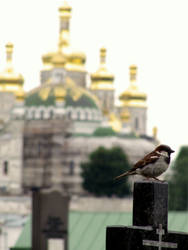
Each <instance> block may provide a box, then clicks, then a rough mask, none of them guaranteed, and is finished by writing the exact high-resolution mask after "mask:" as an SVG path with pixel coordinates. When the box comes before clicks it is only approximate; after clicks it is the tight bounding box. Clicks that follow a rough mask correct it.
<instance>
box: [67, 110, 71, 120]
mask: <svg viewBox="0 0 188 250" xmlns="http://www.w3.org/2000/svg"><path fill="white" fill-rule="evenodd" d="M67 116H68V118H69V119H71V118H72V112H71V111H69V112H68V114H67Z"/></svg>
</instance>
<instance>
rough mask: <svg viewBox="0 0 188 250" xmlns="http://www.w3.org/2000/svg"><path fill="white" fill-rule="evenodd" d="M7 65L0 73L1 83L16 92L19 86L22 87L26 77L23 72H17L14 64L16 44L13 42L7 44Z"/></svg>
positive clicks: (8, 89)
mask: <svg viewBox="0 0 188 250" xmlns="http://www.w3.org/2000/svg"><path fill="white" fill-rule="evenodd" d="M5 47H6V67H5V70H4V71H3V72H2V73H0V85H1V86H2V85H3V86H4V87H3V89H4V90H7V91H12V92H16V91H17V89H18V88H20V87H22V85H23V83H24V78H23V76H22V75H21V74H19V73H16V72H15V71H14V69H13V66H12V54H13V48H14V45H13V44H12V43H7V44H6V46H5Z"/></svg>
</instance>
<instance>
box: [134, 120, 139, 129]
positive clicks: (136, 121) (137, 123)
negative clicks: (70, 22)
mask: <svg viewBox="0 0 188 250" xmlns="http://www.w3.org/2000/svg"><path fill="white" fill-rule="evenodd" d="M135 129H136V130H138V129H139V120H138V117H136V118H135Z"/></svg>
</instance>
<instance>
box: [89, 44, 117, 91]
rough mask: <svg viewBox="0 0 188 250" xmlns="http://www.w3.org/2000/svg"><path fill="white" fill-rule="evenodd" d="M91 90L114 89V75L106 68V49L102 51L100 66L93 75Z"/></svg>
mask: <svg viewBox="0 0 188 250" xmlns="http://www.w3.org/2000/svg"><path fill="white" fill-rule="evenodd" d="M91 81H92V83H91V89H106V88H110V89H113V81H114V75H113V74H111V73H110V72H109V71H108V70H107V68H106V48H104V47H103V48H101V49H100V65H99V68H98V70H97V71H96V72H95V73H92V74H91Z"/></svg>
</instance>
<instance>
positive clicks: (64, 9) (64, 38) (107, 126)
mask: <svg viewBox="0 0 188 250" xmlns="http://www.w3.org/2000/svg"><path fill="white" fill-rule="evenodd" d="M71 10H72V9H71V6H70V5H69V4H68V3H67V2H66V1H65V2H64V3H63V5H61V6H60V7H59V27H60V28H59V41H58V46H57V50H56V51H53V52H49V53H47V54H44V55H43V56H42V61H43V68H42V69H41V72H40V76H41V82H40V84H39V85H38V86H37V87H36V88H34V89H32V90H30V91H29V92H25V91H24V88H23V85H24V78H23V76H22V75H21V74H19V73H17V72H15V71H14V67H13V60H12V56H13V47H14V46H13V44H12V43H7V44H6V54H7V63H6V66H5V70H4V71H3V72H1V73H0V106H1V109H0V166H1V174H0V190H1V193H5V194H21V193H23V192H27V190H28V188H30V187H33V186H42V185H45V183H47V182H48V181H47V180H49V179H48V178H50V176H51V175H52V172H53V170H54V166H55V165H57V161H55V159H56V160H57V159H59V161H58V166H59V169H60V172H59V174H60V177H62V180H63V181H62V182H63V183H64V186H65V187H66V188H67V190H68V191H69V192H70V193H71V194H77V195H80V194H84V190H83V189H82V186H81V182H82V180H81V177H80V163H81V162H82V161H84V160H86V159H87V157H88V154H89V153H90V152H92V151H93V150H95V149H96V148H98V147H99V146H105V147H112V146H120V147H122V148H123V149H124V151H125V152H126V154H127V155H128V157H129V160H130V162H135V161H136V160H138V159H139V158H140V157H142V156H143V155H144V154H146V153H148V152H149V151H151V150H152V149H153V147H154V145H155V144H156V143H157V139H156V136H157V130H156V129H154V133H153V137H149V136H148V135H147V104H146V100H147V95H146V93H144V92H142V91H141V90H140V87H141V86H138V85H137V79H136V78H137V66H136V65H131V66H130V82H129V83H126V84H125V91H124V92H123V93H121V95H120V96H119V100H115V86H114V83H113V82H114V75H113V74H112V73H111V72H109V71H108V68H107V65H106V56H107V51H106V49H105V48H104V47H102V48H101V49H100V52H99V65H98V68H97V70H96V71H95V72H93V73H89V72H87V71H86V69H85V64H86V55H85V53H84V52H81V51H79V50H74V49H73V48H72V47H71V41H70V29H69V27H70V19H71ZM80 32H81V31H80ZM29 67H31V70H32V65H30V66H29ZM63 124H64V126H63ZM54 126H57V127H59V128H60V127H61V129H62V131H61V132H58V136H57V135H56V134H55V132H54ZM50 129H51V130H50ZM44 131H48V136H49V134H51V136H52V135H53V136H55V137H53V138H54V139H53V140H55V141H56V142H57V144H56V146H54V145H55V144H54V141H53V143H52V144H49V141H46V142H44V140H45V138H47V137H46V136H47V135H46V134H45V133H47V132H44ZM110 131H111V132H110ZM43 132H44V133H43ZM106 132H108V133H109V132H110V133H111V134H109V136H108V137H105V136H103V134H104V135H105V134H106ZM99 134H100V136H99ZM40 135H43V136H42V137H44V138H43V139H41V140H42V141H41V140H39V139H37V138H39V137H40ZM70 135H71V136H70ZM42 137H40V138H42ZM28 138H30V139H31V140H32V142H31V141H30V142H28ZM45 143H46V144H45ZM49 145H51V148H53V147H55V148H56V150H57V148H58V150H59V151H58V153H56V154H52V151H53V152H54V150H52V149H51V151H47V150H49ZM42 148H43V149H42ZM41 150H43V151H45V150H46V152H45V153H44V154H43V155H42V153H41V152H42V151H41ZM28 152H29V153H28ZM49 152H50V153H49ZM41 155H42V156H41ZM49 158H50V160H49ZM36 159H39V161H37V162H36V161H35V160H36ZM42 159H43V160H42ZM37 176H40V177H41V176H42V177H41V178H44V179H45V178H47V179H45V180H44V181H43V182H42V181H40V180H38V179H37Z"/></svg>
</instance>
